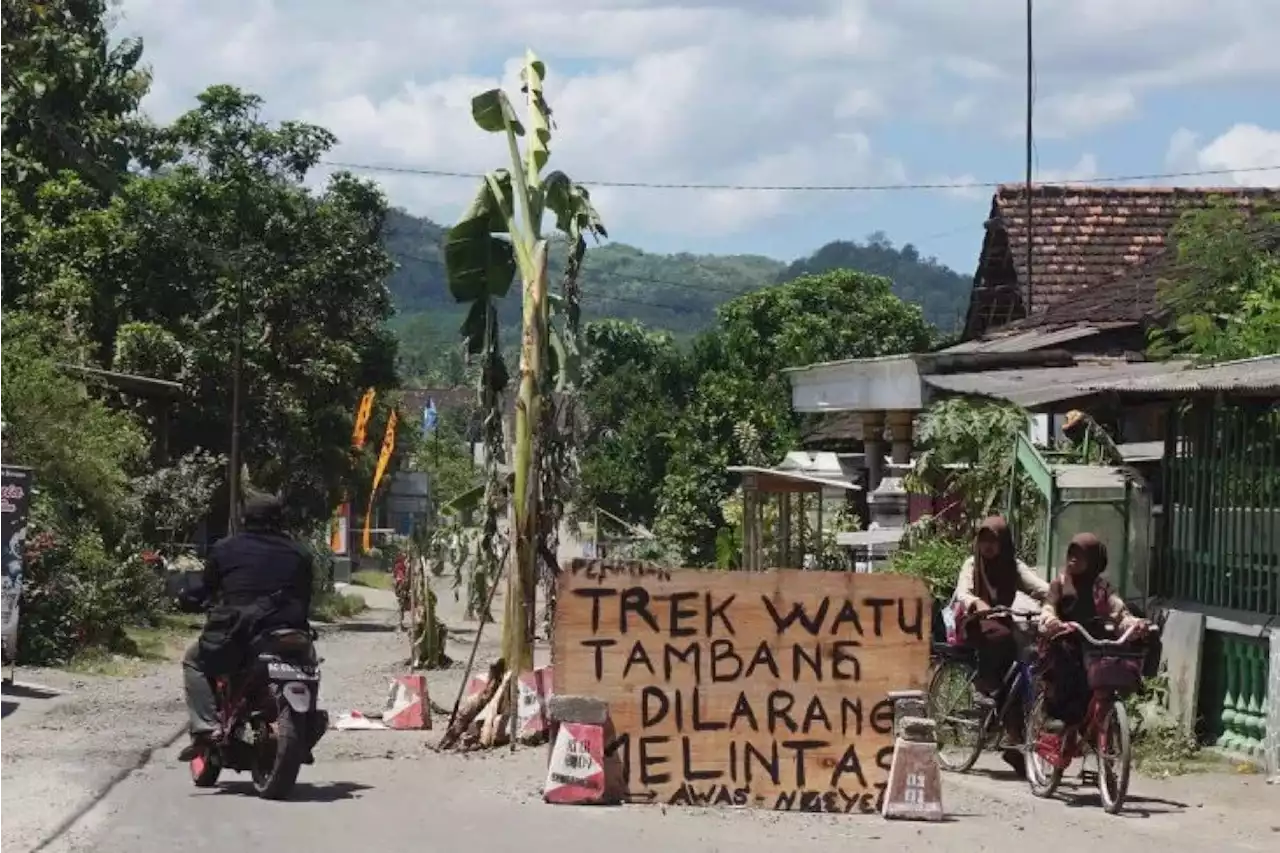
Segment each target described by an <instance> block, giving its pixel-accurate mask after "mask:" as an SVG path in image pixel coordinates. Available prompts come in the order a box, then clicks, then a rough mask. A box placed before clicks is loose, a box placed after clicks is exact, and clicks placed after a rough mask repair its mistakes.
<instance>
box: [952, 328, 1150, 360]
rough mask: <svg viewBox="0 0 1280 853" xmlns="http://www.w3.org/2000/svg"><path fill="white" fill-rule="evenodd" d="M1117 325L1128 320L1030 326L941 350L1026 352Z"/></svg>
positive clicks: (1049, 346) (1099, 331) (1062, 342)
mask: <svg viewBox="0 0 1280 853" xmlns="http://www.w3.org/2000/svg"><path fill="white" fill-rule="evenodd" d="M1117 325H1119V326H1126V325H1131V324H1129V323H1119V324H1116V323H1100V324H1093V323H1081V324H1079V325H1075V326H1067V327H1065V328H1061V329H1030V330H1027V331H1021V332H1008V333H1005V334H992V335H989V336H987V337H984V338H979V339H977V340H973V341H965V342H964V343H962V344H956V345H955V346H953V347H947V348H946V349H944V350H941V351H942V352H945V353H961V352H1029V351H1031V350H1038V349H1050V348H1052V347H1055V346H1058V345H1060V344H1065V343H1067V342H1069V341H1078V340H1080V339H1081V338H1088V337H1092V336H1094V335H1097V334H1099V333H1101V332H1103V331H1106V330H1107V329H1110V328H1115V327H1116V326H1117Z"/></svg>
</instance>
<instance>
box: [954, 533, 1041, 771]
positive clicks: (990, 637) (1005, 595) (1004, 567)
mask: <svg viewBox="0 0 1280 853" xmlns="http://www.w3.org/2000/svg"><path fill="white" fill-rule="evenodd" d="M1019 592H1021V593H1022V594H1023V595H1026V596H1029V597H1030V598H1032V599H1034V600H1035V601H1038V602H1044V601H1045V599H1046V597H1047V596H1048V594H1049V585H1048V584H1047V583H1045V582H1044V581H1043V580H1041V579H1040V578H1039V577H1037V576H1036V574H1035V572H1033V571H1031V569H1029V568H1027V565H1026V564H1025V563H1023V562H1022V561H1021V560H1019V559H1018V555H1017V552H1016V551H1015V550H1014V547H1013V533H1012V532H1011V531H1010V530H1009V525H1008V523H1006V522H1005V520H1004V519H1003V518H1001V517H1000V516H998V515H993V516H991V517H990V518H988V519H987V520H986V521H984V522H982V524H981V525H980V526H979V527H978V535H977V536H976V537H975V538H974V542H973V556H971V557H969V558H968V559H967V560H965V561H964V565H963V566H962V567H961V569H960V578H959V580H958V581H957V583H956V594H955V602H956V605H957V607H958V609H960V610H962V611H963V613H964V614H969V615H973V614H980V613H983V612H985V611H987V610H990V609H991V608H993V607H1012V606H1013V601H1014V598H1015V596H1017V594H1018V593H1019ZM961 639H962V640H963V641H964V643H965V645H967V646H969V647H970V648H973V649H975V650H976V651H977V652H978V681H977V685H978V689H979V690H981V691H982V692H983V693H984V694H986V695H988V696H993V695H994V694H996V693H997V692H999V691H1000V690H1001V688H1002V687H1003V685H1004V677H1005V674H1006V673H1007V672H1008V671H1009V667H1010V666H1011V665H1012V664H1013V662H1014V661H1015V660H1017V655H1018V649H1017V645H1016V644H1015V642H1014V637H1013V626H1012V625H1011V624H1010V623H1009V621H1008V620H1007V619H970V620H968V621H967V622H966V623H964V633H963V634H962V635H961ZM995 698H996V700H997V701H1001V700H1002V699H1003V698H1004V697H1002V696H996V697H995ZM1003 722H1004V726H1005V734H1006V737H1007V740H1008V743H1009V744H1010V746H1015V745H1018V744H1021V743H1022V735H1023V709H1022V707H1021V703H1017V702H1015V703H1014V705H1013V707H1011V708H1010V710H1009V718H1008V719H1005V720H1004V721H1003ZM1004 759H1005V761H1006V762H1007V763H1008V764H1009V765H1010V766H1011V767H1013V769H1014V770H1016V771H1018V772H1019V773H1021V772H1022V771H1023V769H1024V763H1023V756H1022V753H1021V752H1020V751H1018V750H1016V749H1008V750H1005V753H1004Z"/></svg>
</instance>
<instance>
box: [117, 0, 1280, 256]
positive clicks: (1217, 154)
mask: <svg viewBox="0 0 1280 853" xmlns="http://www.w3.org/2000/svg"><path fill="white" fill-rule="evenodd" d="M362 8H367V9H368V11H360V10H361V9H362ZM1036 10H1037V11H1036V55H1037V62H1036V113H1037V122H1036V132H1037V142H1036V155H1037V156H1036V162H1037V170H1038V171H1037V178H1038V179H1041V180H1045V181H1061V180H1091V179H1096V178H1099V177H1107V176H1118V175H1135V174H1151V173H1165V172H1183V171H1200V170H1241V169H1256V168H1257V167H1261V166H1277V167H1280V86H1276V85H1275V81H1276V80H1280V51H1277V50H1276V48H1275V45H1277V44H1280V0H1217V2H1215V3H1213V4H1205V3H1203V2H1202V0H1126V2H1125V3H1114V2H1111V0H1040V2H1038V3H1037V4H1036ZM1023 12H1024V4H1023V3H1022V2H1020V0H967V2H965V3H956V2H954V0H892V1H891V0H843V2H837V1H836V0H786V2H783V0H771V1H770V2H766V0H736V1H735V0H702V2H696V0H695V1H694V2H686V3H663V2H646V1H645V0H545V2H542V3H540V4H528V3H519V2H515V0H467V2H461V0H458V2H452V3H446V2H433V0H417V1H416V2H414V0H387V1H386V2H384V3H380V4H377V5H376V6H369V7H362V6H361V5H359V4H355V3H351V2H339V0H223V2H220V3H216V4H214V3H207V2H199V0H124V1H123V5H122V16H121V23H120V24H119V31H120V33H121V34H127V35H141V36H142V37H143V39H144V41H145V44H146V52H145V56H146V58H147V61H148V62H150V64H151V66H152V68H153V70H154V75H155V85H154V89H153V93H152V95H151V96H150V98H149V99H148V101H147V104H146V105H147V108H148V109H149V110H150V111H151V112H152V113H153V114H155V115H156V117H157V118H168V117H171V116H172V115H175V114H177V113H178V112H180V111H181V110H183V109H186V108H188V107H189V106H190V104H191V98H192V97H193V96H194V95H195V94H196V93H197V92H198V91H200V90H201V89H203V88H204V87H205V86H207V85H209V84H212V83H224V82H225V83H235V84H238V85H241V86H243V87H245V88H247V89H250V90H252V91H255V92H257V93H259V94H261V95H262V96H264V97H265V98H266V99H267V116H268V117H269V118H272V119H283V118H301V119H305V120H309V121H314V122H316V123H319V124H322V125H325V126H326V127H328V128H330V129H331V130H333V131H334V132H335V133H336V134H337V135H338V137H339V138H340V139H341V140H342V144H341V145H340V146H339V147H338V148H337V149H336V150H335V151H334V152H333V159H334V160H339V161H344V162H351V163H362V164H371V165H393V166H401V167H410V168H412V167H421V168H426V169H443V170H458V171H467V172H471V171H482V170H484V169H486V168H491V167H493V166H496V165H499V164H500V163H501V161H502V158H503V156H504V153H503V150H502V148H501V146H500V145H499V144H498V140H497V139H494V138H491V137H487V136H485V135H484V134H483V133H481V132H480V131H479V130H478V129H476V128H475V127H474V126H473V125H471V123H470V118H469V111H468V103H469V99H470V96H471V95H472V94H474V93H476V92H478V91H481V90H483V89H485V88H488V87H490V86H493V85H496V84H498V83H499V82H503V83H506V84H507V85H508V86H512V87H513V88H512V89H511V91H512V92H513V94H517V95H518V89H517V88H515V87H514V83H515V80H516V70H517V64H516V62H515V61H513V58H514V57H518V56H520V55H522V54H523V51H524V48H525V47H526V45H529V46H532V47H534V48H535V49H536V50H537V51H538V52H539V54H540V56H541V57H542V58H543V59H544V60H545V61H546V63H547V65H548V67H549V70H550V77H549V79H548V97H549V99H550V100H551V103H552V106H553V107H554V108H555V109H556V117H557V121H558V125H559V127H558V129H557V135H556V137H555V139H554V142H553V154H552V158H553V159H552V164H553V166H555V167H557V168H562V169H564V170H566V171H568V172H569V173H570V174H571V175H573V176H574V177H577V178H579V179H585V180H588V181H589V180H592V179H595V180H615V181H637V180H638V181H647V182H654V183H717V184H722V183H725V184H784V185H814V184H838V185H848V184H859V185H865V184H890V183H892V184H898V183H947V184H964V183H968V182H973V181H1001V180H1006V181H1020V180H1021V179H1022V175H1023V149H1022V145H1023V141H1022V135H1021V134H1022V131H1021V125H1022V121H1023V99H1024V94H1023V79H1024V78H1023V63H1024V61H1025V58H1024V55H1023V52H1022V51H1023V47H1022V45H1023V27H1024V18H1023ZM369 176H370V177H372V178H375V179H377V180H378V181H379V183H381V184H382V185H383V187H384V188H385V190H386V192H387V194H388V195H389V196H390V198H391V200H392V202H393V203H395V204H397V205H399V206H402V207H405V208H407V209H409V210H410V211H411V212H414V213H419V214H424V215H428V216H431V217H432V218H434V219H436V220H437V221H441V222H448V221H450V220H451V219H452V218H454V217H456V215H457V214H458V213H459V212H460V211H461V209H462V208H463V206H464V205H465V204H466V201H467V200H468V198H469V197H470V195H471V194H472V192H473V189H474V186H473V183H472V182H471V181H468V180H458V179H447V178H435V177H424V176H409V175H397V174H388V173H377V172H370V173H369ZM1157 182H1159V181H1147V182H1146V183H1157ZM1165 182H1176V183H1185V184H1200V185H1204V184H1212V185H1237V184H1245V183H1248V184H1265V185H1280V169H1277V170H1273V171H1268V172H1258V171H1232V172H1229V173H1227V174H1222V175H1217V176H1211V177H1186V178H1180V179H1170V180H1169V181H1165ZM990 196H991V190H990V189H975V188H964V187H961V186H955V187H951V188H948V189H944V190H929V191H893V192H874V193H785V192H708V191H698V192H693V191H676V190H644V189H622V188H607V187H602V188H599V189H598V190H596V191H595V197H596V199H597V201H598V204H599V207H600V209H601V212H602V214H603V215H604V217H605V219H606V223H607V224H608V225H609V227H610V231H611V233H612V234H613V236H614V237H615V238H616V239H618V240H621V241H624V242H627V243H632V244H635V245H638V246H640V247H642V248H644V249H647V250H651V251H662V252H675V251H687V252H694V253H704V252H717V253H720V252H755V253H761V254H766V255H771V256H774V257H778V258H781V259H786V260H789V259H791V258H794V257H796V256H799V255H803V254H807V253H808V252H810V251H812V250H813V249H815V248H817V247H818V246H820V245H821V244H823V243H825V242H827V241H829V240H833V239H861V238H863V237H865V236H866V235H867V234H869V233H871V232H873V231H883V232H885V233H886V234H888V235H889V237H890V238H891V239H892V240H894V242H896V243H899V244H901V243H905V242H912V243H914V244H916V245H917V247H919V248H920V250H921V251H922V252H923V253H924V254H926V255H929V254H932V255H936V256H937V257H938V258H939V259H941V260H942V261H944V262H945V263H947V264H949V265H951V266H953V267H954V268H956V269H957V270H960V271H962V272H966V273H968V272H970V271H971V270H972V268H973V264H974V262H975V260H976V257H977V251H978V248H979V242H980V235H981V223H982V220H983V219H984V218H985V217H986V212H987V206H988V204H989V203H990Z"/></svg>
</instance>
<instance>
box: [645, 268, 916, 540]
mask: <svg viewBox="0 0 1280 853" xmlns="http://www.w3.org/2000/svg"><path fill="white" fill-rule="evenodd" d="M931 341H932V330H931V328H930V327H929V325H928V324H927V323H925V321H924V318H923V317H922V315H921V313H920V309H919V307H918V306H914V305H907V304H905V303H903V302H902V300H900V299H898V298H897V297H896V296H894V295H893V293H892V290H891V285H890V282H889V280H888V279H886V278H881V277H879V276H871V275H864V274H861V273H855V272H850V271H848V270H837V271H833V272H829V273H825V274H823V275H817V276H803V277H801V278H798V279H796V280H794V281H791V282H788V283H786V284H782V285H778V286H775V287H772V288H769V289H768V290H762V291H757V292H754V293H751V294H748V295H746V296H741V297H738V298H737V299H735V300H733V301H731V302H729V303H727V304H725V305H724V306H722V307H721V309H720V311H719V322H718V323H717V325H716V327H715V328H714V329H713V330H711V331H710V332H707V333H706V334H705V335H703V336H701V337H700V338H699V339H698V340H697V341H696V342H695V345H694V348H693V354H692V356H691V358H692V362H693V363H692V367H691V370H692V373H693V375H694V376H695V377H696V379H695V380H694V382H693V385H692V390H691V391H690V393H689V395H688V402H687V404H686V405H685V406H684V408H683V410H682V413H681V416H680V418H679V420H678V421H677V423H676V425H675V428H674V433H675V434H674V438H673V440H672V443H671V446H672V448H673V455H672V457H671V459H670V460H669V462H668V464H667V473H666V475H665V477H664V479H663V483H662V487H661V489H660V496H659V501H658V503H659V521H658V532H659V533H660V535H662V536H664V537H665V538H666V539H667V540H668V541H670V542H672V543H673V544H675V545H676V546H677V547H678V548H679V550H680V551H681V553H682V554H684V555H685V557H686V558H687V559H690V560H693V561H696V562H699V563H709V562H711V561H713V560H714V559H715V538H716V534H717V531H718V530H719V529H720V528H722V527H723V526H724V523H725V520H724V517H723V510H722V505H723V503H724V499H725V497H726V496H727V495H728V492H729V488H730V486H731V485H732V483H731V479H730V477H729V474H728V472H727V471H726V470H725V468H726V466H728V465H734V464H744V463H748V462H750V463H753V464H767V463H769V462H773V461H777V460H778V459H779V458H780V457H781V456H782V455H783V454H785V453H786V451H788V450H790V449H793V448H794V447H795V445H796V441H797V438H798V435H797V418H796V416H795V414H794V413H793V412H792V411H791V395H790V388H789V385H788V383H787V381H786V379H785V378H784V376H783V375H782V373H781V371H782V370H784V369H785V368H788V367H799V366H801V365H805V364H812V363H815V362H821V361H833V360H837V359H844V358H867V357H872V356H878V355H887V354H891V353H901V352H919V351H922V350H924V349H926V348H927V347H928V346H929V345H930V343H931Z"/></svg>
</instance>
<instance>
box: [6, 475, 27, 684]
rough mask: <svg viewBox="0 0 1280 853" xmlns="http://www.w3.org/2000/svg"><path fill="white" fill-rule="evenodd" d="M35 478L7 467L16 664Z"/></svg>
mask: <svg viewBox="0 0 1280 853" xmlns="http://www.w3.org/2000/svg"><path fill="white" fill-rule="evenodd" d="M31 484H32V476H31V469H30V468H17V467H14V466H12V465H5V466H4V467H3V483H2V485H0V496H2V497H3V502H2V505H0V509H3V526H2V528H0V537H2V538H3V544H4V590H3V601H4V613H3V619H4V622H3V626H4V660H5V662H6V663H9V662H12V661H13V660H14V659H15V658H16V656H17V653H18V605H19V601H20V599H21V597H22V568H23V566H22V562H23V553H24V551H25V543H26V540H27V516H28V513H29V511H30V508H31Z"/></svg>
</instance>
